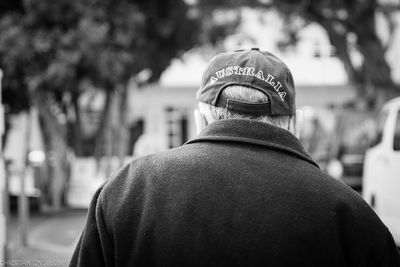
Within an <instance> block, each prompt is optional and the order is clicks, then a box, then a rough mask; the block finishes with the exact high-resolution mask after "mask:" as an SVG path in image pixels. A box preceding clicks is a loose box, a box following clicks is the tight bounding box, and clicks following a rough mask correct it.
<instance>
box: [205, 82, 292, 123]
mask: <svg viewBox="0 0 400 267" xmlns="http://www.w3.org/2000/svg"><path fill="white" fill-rule="evenodd" d="M223 94H225V95H226V96H227V97H229V98H230V99H235V100H241V101H246V102H253V103H261V102H267V101H268V96H267V95H265V94H264V93H262V92H260V91H258V90H256V89H253V88H249V87H244V86H239V85H233V86H228V87H227V88H225V89H224V91H223ZM199 109H200V111H201V112H202V113H203V114H204V115H205V116H206V118H207V119H211V120H212V121H215V120H226V119H251V120H256V121H260V122H264V123H269V124H272V125H275V126H278V127H281V128H284V129H289V127H290V119H291V116H269V115H262V116H253V115H248V114H242V113H237V112H232V111H229V110H228V109H226V108H223V107H215V106H212V105H209V104H206V103H202V102H200V103H199Z"/></svg>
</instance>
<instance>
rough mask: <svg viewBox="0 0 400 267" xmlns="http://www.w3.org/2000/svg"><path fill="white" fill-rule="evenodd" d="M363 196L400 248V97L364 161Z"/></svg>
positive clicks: (383, 117)
mask: <svg viewBox="0 0 400 267" xmlns="http://www.w3.org/2000/svg"><path fill="white" fill-rule="evenodd" d="M363 197H364V199H365V200H366V201H367V202H368V203H369V204H370V205H371V207H372V208H374V210H375V211H376V213H377V214H378V216H379V217H380V218H381V220H382V221H383V222H384V223H385V224H386V226H387V227H388V228H389V230H390V232H391V233H392V235H393V237H394V239H395V241H396V243H397V245H398V246H400V97H398V98H395V99H392V100H390V101H389V102H387V103H386V104H385V105H384V106H383V108H382V111H381V113H380V115H379V117H378V121H377V136H376V141H375V142H374V145H373V146H372V147H371V148H370V149H369V150H368V151H367V153H366V156H365V161H364V174H363Z"/></svg>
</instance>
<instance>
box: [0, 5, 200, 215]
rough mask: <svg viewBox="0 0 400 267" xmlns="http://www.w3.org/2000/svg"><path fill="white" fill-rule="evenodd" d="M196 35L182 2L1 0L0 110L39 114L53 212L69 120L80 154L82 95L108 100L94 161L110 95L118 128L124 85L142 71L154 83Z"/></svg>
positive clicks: (58, 200)
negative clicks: (90, 92)
mask: <svg viewBox="0 0 400 267" xmlns="http://www.w3.org/2000/svg"><path fill="white" fill-rule="evenodd" d="M197 27H198V23H197V21H196V19H195V18H194V17H191V16H190V15H189V12H188V9H187V5H186V4H185V3H184V1H183V0H182V1H181V0H180V1H172V0H167V1H157V0H150V1H143V0H114V1H111V0H58V1H52V0H41V1H35V0H22V1H14V0H8V1H5V0H2V4H1V5H0V36H1V38H0V66H1V68H2V69H3V70H4V81H3V88H4V102H5V105H6V107H7V109H8V111H9V112H17V111H20V110H23V109H27V108H28V107H29V106H30V105H35V106H37V107H38V109H39V113H40V118H41V121H42V124H43V129H44V135H45V140H46V150H47V152H48V153H47V155H48V159H49V160H50V161H51V162H49V163H50V165H51V166H52V168H51V169H52V170H53V173H52V176H51V177H52V179H51V181H52V185H51V186H52V187H51V188H52V190H51V203H52V205H53V207H55V208H59V207H60V204H61V196H62V191H63V186H65V181H66V172H67V165H66V162H67V160H66V158H67V151H68V148H67V121H68V120H69V118H70V117H73V118H75V119H74V120H73V121H72V125H73V127H74V129H75V131H74V132H75V134H74V135H73V138H72V140H74V144H75V145H74V150H75V152H76V154H77V155H82V154H83V151H82V148H83V147H84V143H85V140H82V138H81V137H82V134H81V130H80V128H81V121H80V114H81V112H80V106H79V104H78V103H79V102H78V101H79V98H80V96H81V94H82V93H83V92H84V91H85V90H87V89H88V88H96V89H97V90H100V91H102V92H104V94H105V95H106V98H105V99H106V100H105V105H104V108H103V111H102V113H103V115H102V116H100V119H101V122H100V127H99V131H98V133H97V134H96V135H95V136H94V138H95V142H94V143H96V144H97V145H96V146H95V147H97V148H100V151H99V152H98V153H99V154H104V153H105V152H104V146H102V145H101V144H103V143H104V136H105V135H104V133H105V132H106V129H107V128H108V127H107V125H108V124H109V116H108V112H109V110H110V103H111V98H112V97H113V95H120V96H122V97H120V98H121V99H122V102H121V103H122V104H121V110H120V120H121V124H122V128H123V127H124V124H125V123H126V122H125V120H126V117H124V114H125V113H126V112H125V110H124V108H125V107H126V97H125V96H126V94H127V92H126V90H127V83H128V81H129V80H130V79H131V78H132V77H135V75H136V74H138V73H139V72H141V71H142V70H146V69H147V70H149V73H151V76H150V77H149V80H156V79H158V77H159V76H160V75H161V73H162V71H163V70H164V69H165V68H166V67H167V66H168V65H169V63H170V61H171V59H172V58H175V57H177V56H179V55H180V54H181V53H183V52H184V51H185V50H187V49H189V48H191V47H192V46H193V45H194V44H195V43H196V41H197V39H196V38H197V35H196V34H197V32H198V31H197ZM71 115H72V116H71ZM121 131H123V129H122V130H121ZM110 139H112V136H111V137H110V138H108V140H109V141H110ZM115 140H119V138H118V137H116V138H115ZM86 141H88V142H89V143H90V140H86ZM92 143H93V142H92ZM106 147H107V146H106ZM119 147H121V148H123V147H124V146H123V145H121V146H119ZM89 153H90V151H89Z"/></svg>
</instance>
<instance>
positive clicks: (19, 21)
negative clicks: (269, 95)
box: [0, 0, 400, 266]
mask: <svg viewBox="0 0 400 267" xmlns="http://www.w3.org/2000/svg"><path fill="white" fill-rule="evenodd" d="M251 47H259V48H260V49H261V50H267V51H270V52H272V53H274V54H276V55H277V56H279V57H280V58H282V59H283V60H284V61H285V62H286V63H287V65H288V67H289V68H290V69H291V70H292V73H293V76H294V80H295V83H296V87H297V95H296V102H297V106H298V108H299V109H301V110H302V116H300V117H299V118H298V127H299V132H300V140H301V141H302V143H303V145H304V147H305V148H306V149H307V151H308V152H309V153H310V154H311V156H312V157H313V159H314V160H315V161H317V163H318V164H319V165H320V167H321V169H322V170H323V171H325V172H327V173H329V174H330V175H331V176H332V179H338V180H340V181H341V182H343V183H346V184H347V185H349V186H350V187H352V188H353V189H354V190H356V191H357V192H358V193H359V194H361V195H362V196H363V197H364V198H365V200H366V201H367V202H368V204H370V205H371V206H372V207H373V208H374V209H375V211H376V212H377V214H378V215H379V216H380V217H381V219H382V220H383V221H384V222H385V224H386V225H387V226H388V227H389V229H390V231H391V232H392V234H393V236H394V237H395V239H396V242H397V243H398V244H399V245H400V111H399V110H400V98H398V96H399V95H400V85H399V83H400V0H346V1H345V0H319V1H317V0H304V1H290V0H285V1H282V0H280V1H278V0H276V1H275V0H251V1H241V0H229V1H228V0H214V1H211V0H175V1H172V0H164V1H162V0H147V1H144V0H114V1H111V0H56V1H55V0H40V1H37V0H36V1H35V0H2V1H1V2H0V70H1V71H0V80H1V83H0V88H1V94H0V96H1V98H0V100H1V103H0V135H1V139H0V140H1V141H0V152H1V153H0V155H1V158H0V196H1V198H0V211H1V212H0V263H1V262H3V263H6V264H5V265H7V264H9V265H14V266H18V265H24V266H26V265H27V264H28V265H31V264H32V265H33V264H34V263H36V265H39V264H41V265H48V266H66V265H68V261H69V258H70V257H71V254H72V251H73V248H74V246H75V245H76V242H77V240H78V238H79V235H80V233H81V231H82V229H83V225H84V222H85V219H86V210H87V208H88V206H89V202H90V199H91V197H92V195H93V193H94V192H95V190H96V189H97V188H98V186H99V185H100V184H102V183H103V182H104V181H106V179H107V177H109V176H110V174H111V173H112V172H114V171H115V170H116V169H118V168H119V167H120V166H121V165H122V164H124V163H125V162H127V161H129V160H130V159H132V158H135V157H138V156H142V155H145V154H149V153H155V152H159V151H163V150H166V149H169V148H173V147H177V146H180V145H182V144H183V143H184V142H185V141H187V140H188V139H190V138H193V137H194V136H195V126H194V120H193V118H192V113H193V109H194V108H195V107H196V101H195V97H194V95H195V92H196V89H197V87H198V86H199V84H200V80H201V75H202V72H203V70H204V68H205V66H206V64H207V62H208V61H209V60H210V59H211V58H212V57H213V56H214V55H216V54H217V53H219V52H222V51H225V50H234V49H240V48H251ZM299 201H301V200H299ZM0 265H1V264H0Z"/></svg>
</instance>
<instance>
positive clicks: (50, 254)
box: [3, 209, 87, 266]
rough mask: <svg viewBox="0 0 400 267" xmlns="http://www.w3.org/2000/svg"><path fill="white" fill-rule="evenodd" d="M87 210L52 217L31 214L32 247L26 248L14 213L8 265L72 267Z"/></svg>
mask: <svg viewBox="0 0 400 267" xmlns="http://www.w3.org/2000/svg"><path fill="white" fill-rule="evenodd" d="M86 212H87V211H86V210H80V209H65V210H62V211H60V212H57V213H52V214H39V213H35V214H32V215H31V218H30V221H29V231H28V246H26V247H23V246H22V245H21V242H20V237H19V232H18V218H17V216H16V214H13V215H12V216H11V218H10V221H9V225H8V231H7V232H8V246H7V248H8V249H7V259H6V262H5V263H6V264H3V265H5V266H68V264H69V260H70V258H71V256H72V253H73V250H74V248H75V246H76V243H77V242H78V239H79V236H80V234H81V232H82V230H83V226H84V224H85V220H86Z"/></svg>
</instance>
